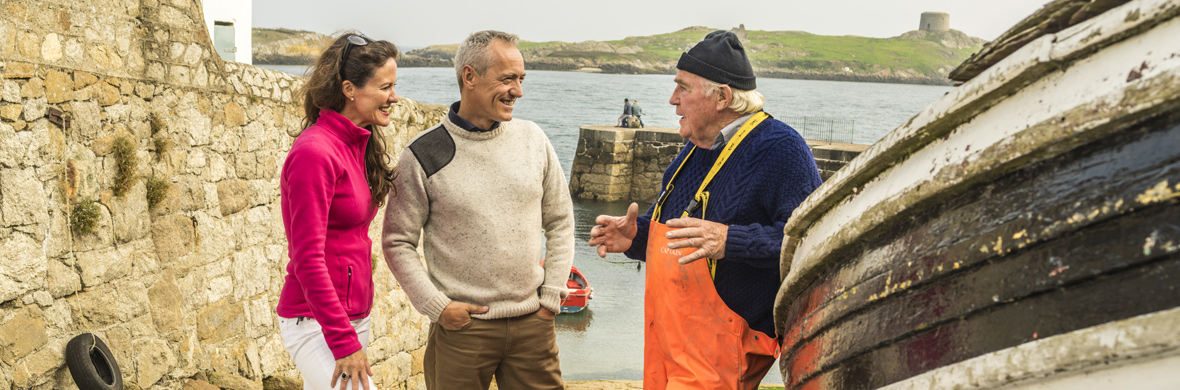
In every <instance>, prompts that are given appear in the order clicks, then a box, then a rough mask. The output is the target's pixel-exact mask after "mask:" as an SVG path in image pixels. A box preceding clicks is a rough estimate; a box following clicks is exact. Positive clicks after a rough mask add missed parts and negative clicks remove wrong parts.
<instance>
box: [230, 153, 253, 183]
mask: <svg viewBox="0 0 1180 390" xmlns="http://www.w3.org/2000/svg"><path fill="white" fill-rule="evenodd" d="M234 171H235V172H236V173H237V174H238V177H239V178H242V179H257V178H258V173H257V172H258V160H257V158H256V157H255V155H254V153H241V154H239V155H237V156H236V157H235V158H234Z"/></svg>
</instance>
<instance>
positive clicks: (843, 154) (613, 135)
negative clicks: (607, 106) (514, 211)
mask: <svg viewBox="0 0 1180 390" xmlns="http://www.w3.org/2000/svg"><path fill="white" fill-rule="evenodd" d="M580 130H581V133H580V136H579V138H578V151H577V154H576V155H575V156H574V165H573V169H572V170H571V172H570V194H572V195H573V196H574V197H577V198H581V199H596V200H602V201H618V200H627V201H634V202H640V203H651V202H654V201H655V200H656V198H657V197H658V196H659V195H660V189H661V187H660V181H661V180H662V179H663V175H664V170H665V169H667V168H668V165H670V164H672V160H674V159H675V158H676V155H677V154H679V153H680V149H681V148H682V147H683V146H684V142H685V141H684V138H681V137H680V134H678V132H677V129H668V128H658V127H647V128H642V129H625V128H620V127H614V126H582V127H581V129H580ZM807 146H809V147H810V148H811V153H812V155H813V156H815V163H816V166H817V167H818V168H819V172H820V177H822V178H823V179H824V180H827V178H829V177H831V176H832V175H834V174H835V173H836V171H839V170H840V168H843V167H844V165H846V164H848V162H849V161H852V159H853V158H855V157H856V156H857V155H859V154H860V153H861V152H863V151H864V150H865V149H868V145H857V144H848V143H840V142H827V141H811V140H808V141H807Z"/></svg>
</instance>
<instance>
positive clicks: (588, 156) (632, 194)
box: [570, 126, 684, 202]
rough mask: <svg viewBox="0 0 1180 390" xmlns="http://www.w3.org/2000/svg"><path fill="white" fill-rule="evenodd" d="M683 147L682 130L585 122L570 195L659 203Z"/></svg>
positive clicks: (574, 166)
mask: <svg viewBox="0 0 1180 390" xmlns="http://www.w3.org/2000/svg"><path fill="white" fill-rule="evenodd" d="M683 145H684V138H681V137H680V134H678V133H677V130H676V129H667V128H658V127H646V128H642V129H628V128H621V127H614V126H582V127H581V128H580V135H579V137H578V150H577V152H576V154H575V155H574V164H573V168H572V169H571V171H570V194H571V195H572V196H574V197H576V198H581V199H596V200H603V201H617V200H634V201H638V202H651V201H654V200H655V198H656V196H658V195H659V186H660V179H661V178H662V177H663V174H664V168H666V167H667V166H668V164H671V163H672V159H673V158H675V157H676V154H677V153H678V152H680V148H681V147H682V146H683Z"/></svg>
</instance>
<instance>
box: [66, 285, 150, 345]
mask: <svg viewBox="0 0 1180 390" xmlns="http://www.w3.org/2000/svg"><path fill="white" fill-rule="evenodd" d="M66 301H67V303H69V305H70V310H72V313H73V316H74V323H76V324H78V325H79V326H84V327H90V328H105V327H108V326H111V325H116V324H119V323H126V322H128V321H131V320H133V319H135V318H138V317H140V316H142V315H144V314H147V311H148V307H149V302H148V297H147V289H146V288H144V287H143V285H142V284H141V283H140V282H139V281H135V280H131V281H127V280H126V279H124V280H123V281H120V282H116V283H107V284H103V285H100V286H98V287H97V288H93V289H88V290H87V291H85V292H81V293H78V294H77V295H75V296H73V297H69V298H66ZM127 337H128V338H130V337H131V336H130V334H128V335H127ZM114 344H119V345H121V346H125V345H130V340H127V342H126V343H123V342H119V343H116V342H115V340H113V339H112V340H109V341H108V342H107V345H110V346H111V349H116V348H117V347H116V346H115V345H114Z"/></svg>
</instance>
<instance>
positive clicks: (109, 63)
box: [87, 45, 123, 70]
mask: <svg viewBox="0 0 1180 390" xmlns="http://www.w3.org/2000/svg"><path fill="white" fill-rule="evenodd" d="M87 53H88V54H90V59H91V60H92V61H93V63H94V65H95V66H96V67H98V68H99V69H104V70H118V69H119V68H121V67H123V59H122V58H121V57H119V54H118V53H116V52H115V50H113V49H111V48H109V47H107V45H96V46H92V47H90V50H87Z"/></svg>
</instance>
